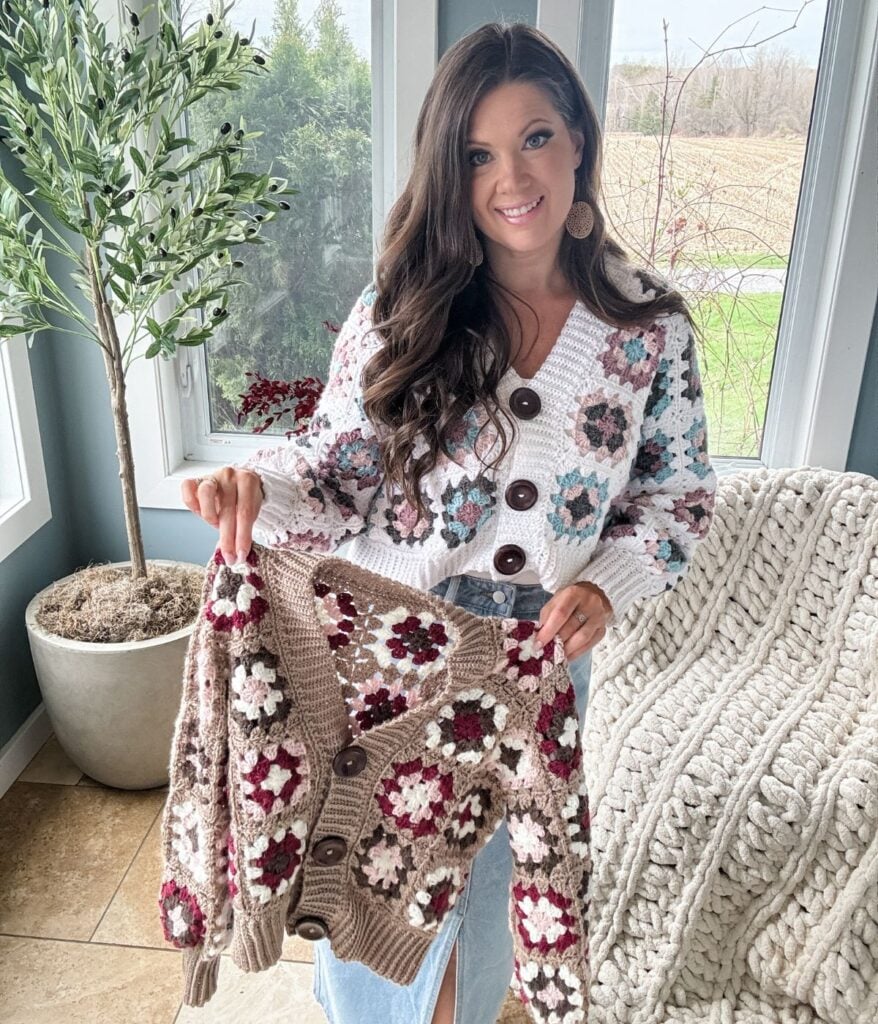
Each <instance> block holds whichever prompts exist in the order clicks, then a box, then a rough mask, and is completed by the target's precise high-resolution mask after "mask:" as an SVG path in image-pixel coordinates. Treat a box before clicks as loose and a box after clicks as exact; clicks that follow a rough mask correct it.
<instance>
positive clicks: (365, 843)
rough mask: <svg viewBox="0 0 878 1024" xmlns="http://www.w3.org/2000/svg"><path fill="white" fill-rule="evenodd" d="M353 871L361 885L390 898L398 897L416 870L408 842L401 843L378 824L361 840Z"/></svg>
mask: <svg viewBox="0 0 878 1024" xmlns="http://www.w3.org/2000/svg"><path fill="white" fill-rule="evenodd" d="M351 870H352V873H353V876H354V878H355V879H356V880H357V882H359V884H360V885H362V886H364V887H366V888H368V889H371V890H372V891H373V892H376V893H378V894H379V895H380V896H384V897H385V898H386V899H396V898H398V897H399V892H400V889H401V888H402V886H404V885H405V883H406V881H407V880H408V877H409V874H410V873H411V872H412V871H413V870H414V859H413V858H412V853H411V849H410V847H409V845H408V843H405V844H403V843H401V842H400V840H399V838H398V837H397V836H395V835H394V834H393V833H392V832H388V831H387V830H386V829H385V828H384V826H383V825H377V826H376V827H375V829H374V830H373V831H372V834H371V835H370V836H368V837H366V838H365V839H363V840H361V841H360V844H359V846H358V848H357V856H356V860H355V862H354V864H353V867H352V869H351Z"/></svg>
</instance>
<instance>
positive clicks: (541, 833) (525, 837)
mask: <svg viewBox="0 0 878 1024" xmlns="http://www.w3.org/2000/svg"><path fill="white" fill-rule="evenodd" d="M507 827H508V829H509V845H510V848H511V849H512V855H513V857H514V858H515V860H516V862H517V863H518V864H519V865H521V866H522V867H526V868H530V869H539V870H540V871H543V872H544V873H545V874H550V873H551V871H552V869H553V868H554V867H555V865H556V864H557V863H558V862H559V861H560V859H561V858H560V856H559V855H558V852H557V847H558V837H557V836H556V835H554V834H553V832H552V820H551V818H550V817H549V816H548V815H547V814H545V813H544V812H543V811H542V810H541V809H540V807H539V805H538V804H536V803H533V804H530V805H528V806H526V807H520V808H517V809H516V810H515V811H512V812H510V814H509V820H508V823H507Z"/></svg>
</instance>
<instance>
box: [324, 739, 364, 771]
mask: <svg viewBox="0 0 878 1024" xmlns="http://www.w3.org/2000/svg"><path fill="white" fill-rule="evenodd" d="M365 767H366V751H365V750H363V748H362V747H358V746H356V745H352V746H349V747H343V748H342V749H341V750H340V751H339V752H338V753H337V754H336V755H335V757H334V758H333V759H332V770H333V771H334V772H335V774H336V775H341V776H344V777H345V778H350V777H351V776H352V775H359V774H360V772H361V771H362V770H363V769H364V768H365Z"/></svg>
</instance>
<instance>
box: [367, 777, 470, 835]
mask: <svg viewBox="0 0 878 1024" xmlns="http://www.w3.org/2000/svg"><path fill="white" fill-rule="evenodd" d="M390 767H391V770H392V772H393V774H392V775H390V776H385V777H384V778H383V779H381V781H380V783H379V786H380V789H381V792H379V793H376V794H375V799H376V800H377V801H378V806H379V807H380V808H381V810H382V812H383V813H384V815H385V816H386V817H387V818H388V819H390V820H391V821H393V822H394V823H395V824H396V826H397V827H398V828H402V829H405V830H406V831H408V832H411V834H412V835H413V836H415V837H418V836H425V835H435V834H436V833H437V832H438V831H439V827H438V824H437V821H439V820H441V819H443V818H444V817H445V815H446V813H447V809H448V803H449V801H450V800H451V799H452V797H453V794H454V779H453V777H452V775H451V773H450V772H442V771H440V769H439V766H438V765H435V764H427V765H425V764H424V763H423V761H422V760H421V758H419V757H416V758H414V759H413V760H412V761H397V762H394V763H393V764H391V766H390Z"/></svg>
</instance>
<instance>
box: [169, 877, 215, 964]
mask: <svg viewBox="0 0 878 1024" xmlns="http://www.w3.org/2000/svg"><path fill="white" fill-rule="evenodd" d="M159 912H160V916H161V921H162V928H163V929H164V933H165V939H166V940H167V941H168V942H171V943H173V945H175V946H177V947H178V948H180V949H183V948H185V947H187V946H197V945H198V943H199V942H201V940H202V939H203V938H204V933H205V930H206V927H205V921H204V913H203V912H202V910H201V907H200V906H199V905H198V900H197V899H196V898H195V894H194V893H191V892H190V891H189V890H188V889H187V888H186V886H185V885H179V884H178V883H177V882H176V880H175V879H173V878H171V879H169V880H168V881H167V882H165V883H164V884H163V885H162V888H161V893H160V895H159Z"/></svg>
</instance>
